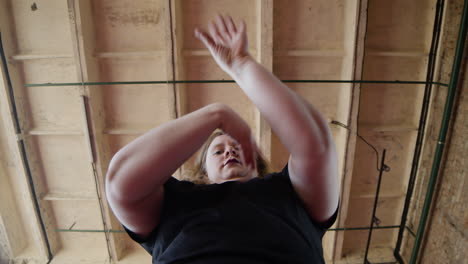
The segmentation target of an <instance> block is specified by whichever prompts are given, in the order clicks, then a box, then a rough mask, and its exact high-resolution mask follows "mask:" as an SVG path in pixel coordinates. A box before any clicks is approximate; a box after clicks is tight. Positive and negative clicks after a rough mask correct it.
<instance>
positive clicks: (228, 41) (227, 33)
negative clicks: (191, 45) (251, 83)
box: [195, 15, 250, 75]
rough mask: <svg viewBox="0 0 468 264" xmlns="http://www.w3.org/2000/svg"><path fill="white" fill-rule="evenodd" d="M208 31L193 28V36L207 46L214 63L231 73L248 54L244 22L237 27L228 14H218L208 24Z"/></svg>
mask: <svg viewBox="0 0 468 264" xmlns="http://www.w3.org/2000/svg"><path fill="white" fill-rule="evenodd" d="M208 28H209V33H207V32H204V31H201V30H199V29H198V28H196V29H195V37H197V38H198V39H200V40H201V41H202V42H203V44H205V46H206V47H207V48H208V50H209V51H210V53H211V55H212V56H213V58H214V59H215V61H216V63H218V65H219V66H220V67H221V69H223V70H224V71H225V72H227V73H228V74H231V75H232V73H233V71H234V69H235V68H236V67H240V66H241V65H242V64H243V62H244V61H245V60H246V59H247V58H248V57H249V56H250V55H249V52H248V42H247V32H246V26H245V22H242V23H241V24H240V27H239V29H237V27H236V25H235V24H234V21H233V20H232V18H231V17H230V16H228V17H227V18H225V17H222V16H221V15H218V16H217V17H216V20H215V21H214V22H211V23H210V24H209V25H208Z"/></svg>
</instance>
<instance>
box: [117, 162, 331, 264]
mask: <svg viewBox="0 0 468 264" xmlns="http://www.w3.org/2000/svg"><path fill="white" fill-rule="evenodd" d="M164 188H165V196H164V204H163V208H162V211H161V220H160V223H159V225H158V226H157V227H156V228H155V230H153V231H152V232H151V235H150V236H149V237H148V238H147V239H146V240H142V239H140V238H139V237H138V236H137V235H136V234H134V233H132V232H131V231H129V230H128V229H126V228H125V229H126V231H127V233H128V234H129V235H130V237H131V238H132V239H133V240H135V241H136V242H138V243H139V244H140V245H141V246H143V248H145V249H146V251H148V252H149V253H150V254H151V255H152V256H153V263H161V264H162V263H164V264H166V263H190V264H192V263H204V264H207V263H224V264H228V263H308V264H310V263H324V260H323V253H322V251H323V250H322V237H323V234H324V233H325V231H326V230H327V228H329V227H330V226H331V225H332V224H333V223H334V222H335V219H336V214H337V213H336V212H335V214H334V215H333V216H332V217H331V218H330V220H329V221H327V223H325V224H322V225H320V224H318V223H316V222H314V221H313V220H312V219H311V218H310V217H309V215H308V213H307V212H306V210H305V208H304V206H303V204H302V202H301V200H300V199H299V197H298V196H297V194H296V192H295V191H294V189H293V187H292V185H291V181H290V179H289V173H288V168H287V166H286V167H285V168H284V169H283V170H282V171H281V172H279V173H272V174H268V175H266V176H265V177H264V178H255V179H252V180H250V181H248V182H238V181H231V182H224V183H222V184H211V185H196V184H194V183H191V182H188V181H178V180H177V179H175V178H172V177H171V178H170V179H169V180H168V181H167V182H166V183H165V185H164Z"/></svg>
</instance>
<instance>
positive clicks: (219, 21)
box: [216, 15, 231, 41]
mask: <svg viewBox="0 0 468 264" xmlns="http://www.w3.org/2000/svg"><path fill="white" fill-rule="evenodd" d="M216 26H217V28H218V32H219V33H220V36H221V37H222V38H223V40H224V41H226V40H229V39H231V36H230V35H229V32H228V29H227V27H226V23H225V21H224V18H223V17H222V16H221V15H217V16H216Z"/></svg>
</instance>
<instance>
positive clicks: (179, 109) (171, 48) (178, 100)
mask: <svg viewBox="0 0 468 264" xmlns="http://www.w3.org/2000/svg"><path fill="white" fill-rule="evenodd" d="M162 1H163V4H162V6H163V11H162V14H163V18H164V23H165V26H164V39H165V54H166V55H165V58H166V80H183V79H184V70H183V65H184V62H183V58H184V57H183V55H182V50H181V48H180V47H181V45H180V44H179V43H181V42H182V40H183V39H182V35H183V29H182V28H181V29H179V28H178V27H179V26H180V27H182V25H183V23H182V18H183V16H182V4H179V2H180V1H176V0H162ZM167 88H168V89H169V93H168V94H169V95H170V97H169V98H168V100H169V101H170V103H169V107H170V108H171V109H169V113H171V117H170V118H171V119H176V118H179V117H181V116H183V115H184V114H185V113H186V111H187V106H186V84H175V83H173V84H168V85H167ZM184 169H185V166H182V167H181V168H179V169H178V170H177V172H176V173H175V175H174V176H176V177H178V176H181V175H182V173H183V171H184Z"/></svg>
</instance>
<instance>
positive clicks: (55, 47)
mask: <svg viewBox="0 0 468 264" xmlns="http://www.w3.org/2000/svg"><path fill="white" fill-rule="evenodd" d="M10 3H11V11H12V12H13V16H12V17H13V21H14V25H15V30H16V38H17V44H18V46H17V52H18V53H26V54H30V53H46V54H50V53H66V54H70V55H71V54H72V45H71V35H70V28H69V27H70V26H69V24H68V23H64V22H65V21H68V11H67V1H62V0H52V1H48V0H38V1H27V0H10Z"/></svg>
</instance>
